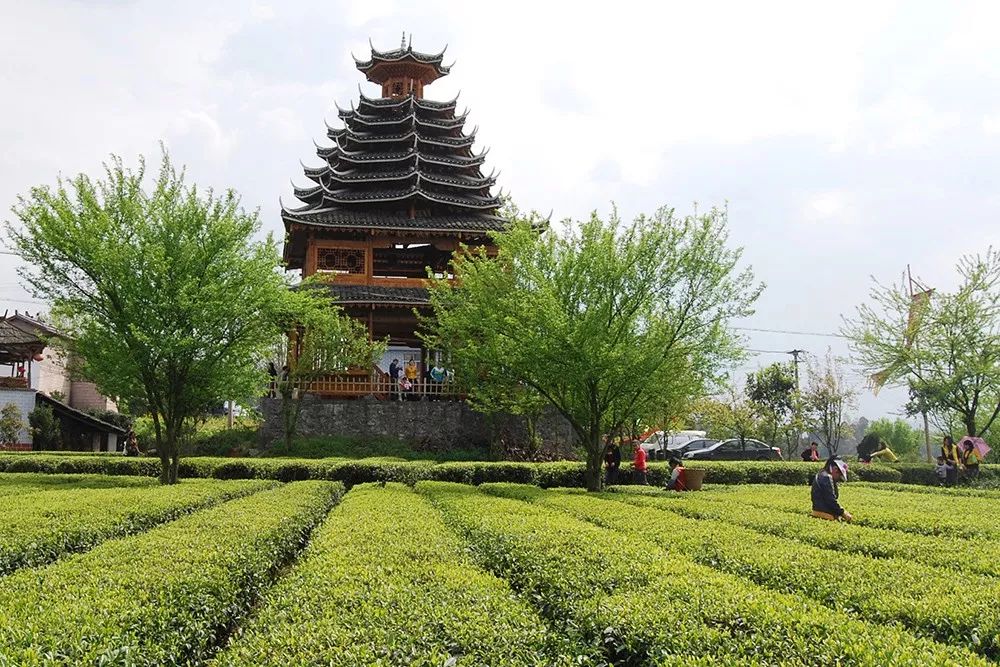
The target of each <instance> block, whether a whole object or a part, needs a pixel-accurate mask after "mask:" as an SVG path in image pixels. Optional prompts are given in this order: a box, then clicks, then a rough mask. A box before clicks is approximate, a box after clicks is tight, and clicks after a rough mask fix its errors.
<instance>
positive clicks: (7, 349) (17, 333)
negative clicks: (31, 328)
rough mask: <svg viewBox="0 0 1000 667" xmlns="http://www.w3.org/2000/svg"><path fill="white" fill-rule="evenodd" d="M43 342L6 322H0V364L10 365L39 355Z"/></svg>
mask: <svg viewBox="0 0 1000 667" xmlns="http://www.w3.org/2000/svg"><path fill="white" fill-rule="evenodd" d="M44 349H45V341H43V340H42V339H41V338H39V337H38V336H36V335H35V334H32V333H29V332H27V331H23V330H21V329H19V328H18V327H16V326H14V325H13V324H11V323H10V322H8V321H6V320H0V364H12V363H17V362H19V361H25V360H26V359H30V358H31V357H32V356H34V355H36V354H41V352H42V350H44Z"/></svg>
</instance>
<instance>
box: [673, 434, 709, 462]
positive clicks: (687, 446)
mask: <svg viewBox="0 0 1000 667" xmlns="http://www.w3.org/2000/svg"><path fill="white" fill-rule="evenodd" d="M717 442H718V440H712V439H710V438H698V439H697V440H688V441H687V442H683V443H681V444H679V445H673V446H670V447H667V456H668V457H671V456H676V457H678V458H680V457H682V456H684V455H685V454H687V453H688V452H693V451H697V450H699V449H706V448H708V447H711V446H712V445H714V444H715V443H717Z"/></svg>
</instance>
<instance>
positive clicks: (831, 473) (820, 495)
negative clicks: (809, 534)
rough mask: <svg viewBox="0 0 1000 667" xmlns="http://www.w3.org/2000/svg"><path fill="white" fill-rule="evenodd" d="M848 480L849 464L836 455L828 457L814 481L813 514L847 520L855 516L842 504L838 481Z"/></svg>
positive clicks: (836, 519)
mask: <svg viewBox="0 0 1000 667" xmlns="http://www.w3.org/2000/svg"><path fill="white" fill-rule="evenodd" d="M846 481H847V464H846V463H845V462H843V461H841V460H840V459H838V458H836V457H831V458H829V459H827V461H826V463H825V464H824V465H823V469H822V470H820V471H819V473H817V474H816V476H815V477H814V478H813V483H812V508H813V509H812V515H813V516H814V517H816V518H819V519H826V520H827V521H847V522H848V523H850V521H851V519H852V518H853V517H852V516H851V514H850V512H848V511H847V510H845V509H844V508H843V507H841V506H840V500H839V495H840V494H839V489H838V488H837V483H838V482H846Z"/></svg>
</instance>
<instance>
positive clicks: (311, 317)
mask: <svg viewBox="0 0 1000 667" xmlns="http://www.w3.org/2000/svg"><path fill="white" fill-rule="evenodd" d="M303 287H305V289H300V290H296V292H295V294H294V296H293V299H292V303H291V305H292V307H291V308H290V309H289V310H288V311H287V312H286V313H285V319H284V321H285V323H286V326H287V328H288V331H289V332H290V335H289V336H287V337H281V338H279V339H278V340H277V341H276V342H275V344H274V347H273V348H272V354H271V358H272V363H273V364H274V365H275V366H276V367H277V368H280V369H282V370H281V371H280V372H279V374H278V376H277V377H276V378H275V379H274V383H275V391H276V394H277V396H278V397H279V398H280V399H281V408H280V410H281V422H282V427H283V435H284V447H285V451H286V452H287V451H291V449H292V442H293V440H294V439H295V435H296V432H297V430H298V423H299V414H300V413H301V411H302V401H303V399H304V398H305V397H306V396H307V395H308V394H309V393H310V392H312V391H313V390H314V388H315V385H316V383H317V382H318V381H320V380H321V379H323V378H326V377H328V376H330V375H332V374H334V373H338V372H343V371H345V370H347V369H348V368H350V367H352V366H367V367H371V366H372V365H373V364H374V363H375V360H376V359H378V358H379V357H381V356H382V353H383V352H384V351H385V342H382V341H371V340H369V338H368V329H367V327H365V325H364V324H362V323H361V322H360V321H358V320H356V319H353V318H351V317H348V316H347V315H345V314H344V313H343V311H342V310H341V309H340V308H339V307H338V306H336V305H335V304H334V302H333V301H332V300H331V299H330V298H329V297H327V296H325V295H324V292H325V290H323V289H322V288H321V287H318V288H313V287H314V285H313V284H312V283H306V284H305V285H303Z"/></svg>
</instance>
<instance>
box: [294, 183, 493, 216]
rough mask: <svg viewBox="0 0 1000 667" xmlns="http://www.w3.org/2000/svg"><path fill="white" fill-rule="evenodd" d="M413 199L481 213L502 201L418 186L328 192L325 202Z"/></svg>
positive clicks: (325, 195) (383, 201)
mask: <svg viewBox="0 0 1000 667" xmlns="http://www.w3.org/2000/svg"><path fill="white" fill-rule="evenodd" d="M411 197H422V198H423V199H426V200H427V201H431V202H435V203H437V204H447V205H449V206H457V207H460V208H467V209H472V210H479V211H486V210H491V209H496V208H499V206H500V201H499V200H498V199H496V198H495V197H490V198H473V197H456V196H454V195H446V194H443V193H440V192H431V191H428V190H425V189H424V188H421V187H420V186H418V185H415V186H412V187H409V188H404V189H398V190H386V191H383V192H330V191H327V192H326V193H325V194H324V201H325V202H332V203H334V204H378V203H385V202H393V201H403V200H405V199H409V198H411ZM300 212H303V213H305V212H310V211H300ZM312 212H315V211H312Z"/></svg>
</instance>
